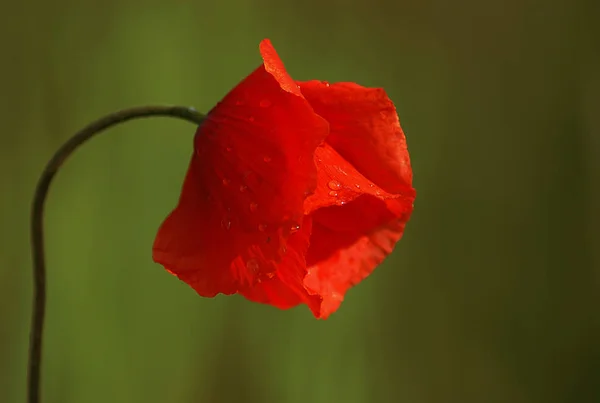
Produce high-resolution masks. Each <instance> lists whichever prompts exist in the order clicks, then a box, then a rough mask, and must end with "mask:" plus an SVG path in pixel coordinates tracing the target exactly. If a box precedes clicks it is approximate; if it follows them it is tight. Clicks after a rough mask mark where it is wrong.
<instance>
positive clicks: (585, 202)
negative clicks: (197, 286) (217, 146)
mask: <svg viewBox="0 0 600 403" xmlns="http://www.w3.org/2000/svg"><path fill="white" fill-rule="evenodd" d="M597 4H598V2H595V3H594V1H593V0H589V1H587V2H586V1H585V0H581V1H567V0H548V1H534V0H504V1H482V2H479V1H475V0H464V1H458V2H457V1H446V0H427V1H407V0H397V1H395V0H355V1H351V0H346V1H341V0H305V1H302V2H291V1H289V2H283V1H276V0H236V1H217V0H213V1H210V2H209V1H191V0H178V1H177V0H175V1H156V0H148V1H144V2H142V1H136V0H119V1H117V0H102V1H100V0H82V1H75V0H55V1H44V0H31V1H22V2H8V1H5V2H3V3H2V13H1V15H0V34H1V35H0V41H1V42H0V43H1V45H2V63H1V67H0V69H1V70H0V72H1V74H0V81H1V84H2V87H1V88H2V94H1V96H0V102H1V106H0V114H1V115H0V117H1V121H2V126H1V127H2V128H1V130H0V186H1V187H0V207H1V210H0V224H1V225H0V242H1V243H0V244H1V246H0V402H1V403H13V402H15V403H16V402H22V401H24V397H25V372H26V367H25V364H26V357H27V344H28V332H29V315H30V307H31V302H30V300H31V282H32V280H31V273H30V270H31V269H30V258H29V249H28V248H29V244H28V240H29V238H28V236H29V235H28V213H29V203H30V198H31V195H32V192H33V187H34V184H35V181H36V180H37V176H38V174H39V173H40V171H41V169H42V167H43V165H44V164H45V163H46V161H47V160H48V158H49V157H50V155H51V154H52V152H53V151H54V150H55V149H56V148H57V147H58V146H59V145H60V144H61V143H62V142H63V141H65V140H66V139H67V138H68V137H69V136H70V135H71V134H72V133H74V132H75V131H76V130H78V129H79V128H80V127H82V126H83V125H84V124H87V123H88V122H89V121H91V120H93V119H96V118H97V117H100V116H102V115H103V114H105V113H108V112H111V111H114V110H117V109H120V108H123V107H128V106H134V105H141V104H152V103H168V104H182V105H193V106H195V107H196V108H197V109H199V110H200V111H207V110H208V109H210V108H211V107H212V105H213V104H215V103H216V102H217V101H218V100H219V99H220V98H221V97H222V96H223V95H224V94H225V93H226V92H227V91H228V90H229V89H230V88H231V87H232V86H234V85H235V84H236V83H237V82H238V81H239V80H240V79H242V78H243V77H244V76H245V75H247V74H248V73H249V72H250V71H251V70H252V69H254V68H255V67H256V66H257V65H258V64H259V63H260V56H259V53H258V43H259V41H260V40H261V39H262V38H264V37H269V38H271V40H272V41H273V43H274V45H275V47H276V48H277V49H278V51H279V53H280V55H281V57H282V58H283V60H284V61H285V63H286V65H287V67H288V70H289V71H290V73H291V74H292V76H293V77H294V78H296V79H300V80H306V79H313V78H317V79H322V80H328V81H355V82H358V83H360V84H363V85H367V86H381V87H384V88H386V90H387V91H388V93H389V94H390V96H391V98H392V99H393V100H394V101H395V103H396V105H397V108H398V111H399V114H400V119H401V121H402V124H403V127H404V129H405V131H406V133H407V137H408V142H409V148H410V151H411V156H412V161H413V167H414V176H415V187H416V188H417V191H418V197H417V202H416V209H415V212H414V215H413V217H412V220H411V221H410V223H409V225H408V227H407V231H406V235H405V237H404V239H403V241H402V242H401V243H400V244H399V245H398V248H397V250H396V252H395V253H394V255H393V256H392V257H391V258H390V259H389V260H388V261H387V262H386V263H385V264H384V265H382V266H381V267H380V268H379V269H378V270H376V271H375V273H374V274H373V275H372V276H371V277H370V278H368V279H367V280H366V281H365V282H364V283H362V284H361V285H360V286H359V287H357V288H355V289H352V290H351V291H350V292H349V293H348V295H347V298H346V301H345V302H344V303H343V304H342V307H341V309H340V310H339V311H338V312H337V313H336V314H335V315H333V316H332V317H331V318H330V319H329V320H327V321H316V320H315V319H314V318H313V317H312V315H311V314H310V312H309V311H308V309H307V308H306V307H300V308H296V309H293V310H291V311H279V310H277V309H275V308H271V307H268V306H263V305H258V304H251V303H248V302H247V301H245V300H244V299H243V298H241V297H218V298H216V299H202V298H199V297H198V296H197V295H196V294H195V293H194V292H193V291H192V290H191V289H190V288H189V287H187V286H186V285H185V284H183V283H180V282H179V281H177V280H176V279H175V278H173V277H172V276H170V275H169V274H167V273H166V272H165V271H164V270H163V269H162V268H161V267H160V266H158V265H156V264H154V263H153V262H152V260H151V246H152V241H153V237H154V234H155V231H156V229H157V227H158V225H159V224H160V222H161V221H162V219H163V218H164V217H165V215H166V214H167V213H168V212H169V211H170V209H171V208H172V207H173V206H174V205H175V203H176V201H177V198H178V192H179V189H180V186H181V182H182V180H183V175H184V172H185V169H186V166H187V163H188V157H189V154H190V150H191V140H192V136H193V133H194V128H193V126H191V125H190V124H188V123H185V122H181V121H176V120H172V119H152V120H147V121H137V122H135V123H129V124H127V125H124V126H121V127H118V128H116V129H113V130H111V131H110V133H107V134H106V135H105V136H100V137H98V138H97V139H95V140H93V141H92V142H90V143H89V144H87V145H86V146H85V147H83V148H82V149H81V150H80V151H78V152H77V153H76V154H75V155H74V157H73V158H72V159H71V160H69V162H68V164H66V166H65V168H64V169H63V171H62V172H61V173H60V174H59V175H58V178H57V180H56V182H55V183H54V186H53V188H52V191H51V195H50V199H49V203H48V209H47V221H46V222H47V231H46V234H47V248H48V265H49V290H48V316H47V327H46V339H45V352H44V366H43V392H44V403H71V402H73V403H75V402H77V403H82V402H85V403H106V402H116V403H119V402H127V403H137V402H140V403H142V402H143V403H166V402H169V403H170V402H178V403H179V402H182V403H183V402H189V403H196V402H198V403H229V402H241V401H243V402H249V403H254V402H261V403H264V402H274V403H304V402H307V401H308V402H312V403H338V402H339V403H367V402H368V403H379V402H381V403H388V402H389V403H396V402H399V403H404V402H406V403H433V402H435V403H438V402H440V403H447V402H469V403H470V402H473V403H486V402H499V403H505V402H514V403H553V402H576V403H588V402H590V403H592V402H600V312H599V309H600V248H599V247H600V238H599V236H598V228H599V227H600V189H599V186H598V184H599V183H600V102H599V101H600V95H599V94H600V52H599V48H598V46H597V45H598V38H600V28H599V26H598V23H597V17H598V15H600V7H599V6H598V5H597Z"/></svg>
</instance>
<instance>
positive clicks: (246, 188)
mask: <svg viewBox="0 0 600 403" xmlns="http://www.w3.org/2000/svg"><path fill="white" fill-rule="evenodd" d="M246 190H248V186H246V185H240V192H242V193H244V192H245V191H246Z"/></svg>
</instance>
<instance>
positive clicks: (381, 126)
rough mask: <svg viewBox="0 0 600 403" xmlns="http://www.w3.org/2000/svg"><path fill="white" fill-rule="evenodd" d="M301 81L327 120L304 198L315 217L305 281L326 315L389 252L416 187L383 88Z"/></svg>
mask: <svg viewBox="0 0 600 403" xmlns="http://www.w3.org/2000/svg"><path fill="white" fill-rule="evenodd" d="M299 85H300V88H301V90H302V93H303V95H304V96H305V97H306V99H307V100H308V101H309V102H311V105H312V106H313V108H314V109H315V112H317V113H319V114H320V115H321V116H323V117H324V118H325V119H327V120H328V122H329V124H330V135H329V136H328V137H327V139H326V143H325V144H323V145H321V146H319V147H318V148H317V150H316V152H315V163H316V164H317V171H318V180H317V183H318V184H317V189H316V191H315V193H314V194H313V195H311V196H310V197H309V198H307V200H306V201H305V203H304V209H305V214H309V215H310V216H311V217H312V219H313V228H312V235H311V245H310V248H309V251H308V254H307V265H308V266H309V269H308V275H307V276H306V278H305V280H304V284H305V286H306V287H307V289H308V291H309V293H314V294H316V295H319V296H321V297H322V298H323V300H322V303H321V307H320V312H319V315H320V317H322V318H325V317H327V316H328V315H330V314H331V313H332V312H334V311H335V310H336V309H337V308H338V306H339V304H340V303H341V301H342V300H343V298H344V295H345V293H346V291H347V290H348V289H349V288H350V287H352V286H353V285H355V284H357V283H358V282H360V281H361V280H362V279H364V278H365V277H366V276H368V275H369V274H370V273H371V272H372V271H373V270H374V269H375V267H377V266H378V265H379V264H380V263H381V262H382V261H383V259H384V258H385V257H386V256H388V255H389V254H390V253H391V252H392V250H393V248H394V245H395V244H396V242H398V241H399V240H400V238H401V237H402V233H403V230H404V226H405V224H406V222H407V220H408V219H409V217H410V214H411V213H412V210H413V201H414V198H415V191H414V189H413V188H412V170H411V167H410V159H409V156H408V151H407V148H406V140H405V137H404V133H403V132H402V129H401V127H400V123H399V120H398V116H397V114H396V109H395V107H394V105H393V103H392V102H391V100H389V98H388V97H387V95H386V94H385V92H384V91H383V90H380V89H370V88H364V87H361V86H359V85H356V84H353V83H339V84H332V85H329V84H327V83H324V82H320V81H309V82H304V83H299Z"/></svg>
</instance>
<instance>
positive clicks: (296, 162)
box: [154, 40, 328, 296]
mask: <svg viewBox="0 0 600 403" xmlns="http://www.w3.org/2000/svg"><path fill="white" fill-rule="evenodd" d="M260 50H261V54H262V56H263V60H264V63H263V65H262V66H260V67H259V68H257V69H256V70H255V71H254V72H253V73H252V74H250V75H249V76H248V77H247V78H246V79H244V80H243V81H242V82H241V83H240V84H238V85H237V86H236V87H235V88H234V89H233V90H232V91H231V92H230V93H229V94H227V95H226V96H225V97H224V98H223V100H222V101H221V102H219V103H218V104H217V105H216V106H215V107H214V108H213V109H212V110H211V111H210V112H209V113H208V115H207V118H206V120H205V121H204V122H203V123H202V125H201V126H200V127H199V128H198V131H197V133H196V136H195V139H194V149H195V153H194V156H193V157H192V161H191V163H190V168H189V170H188V174H187V176H186V180H185V183H184V186H183V190H182V194H181V198H180V201H179V204H178V206H177V208H176V209H175V210H174V211H173V212H172V213H171V215H170V216H169V217H168V218H167V220H166V221H165V222H164V223H163V225H162V226H161V228H160V230H159V232H158V235H157V237H156V240H155V244H154V259H155V261H157V262H158V263H161V264H162V265H163V266H165V268H166V269H167V270H169V271H170V272H172V273H174V274H176V275H177V276H179V277H180V278H181V279H182V280H183V281H185V282H187V283H188V284H190V285H191V286H192V287H193V288H194V289H196V291H197V292H198V293H200V294H201V295H203V296H214V295H216V294H218V293H225V294H231V293H235V292H237V291H240V290H243V289H246V288H248V287H252V286H253V285H254V284H256V283H257V281H258V280H259V279H268V278H271V277H273V275H274V273H275V271H276V269H277V264H278V263H280V262H281V260H282V258H283V256H284V255H285V252H283V251H284V250H285V248H286V242H287V238H288V237H289V236H290V234H291V233H292V232H294V231H295V229H296V228H298V227H300V226H301V224H302V219H303V215H304V210H303V203H304V199H305V198H306V196H307V195H308V194H311V193H312V192H313V191H314V189H315V187H316V167H315V164H314V152H315V149H316V147H317V146H318V145H319V144H321V143H322V142H323V140H324V139H325V137H326V136H327V134H328V124H327V122H326V121H325V120H324V119H323V118H321V117H320V116H319V115H317V114H316V113H315V112H314V111H313V109H312V107H311V106H310V105H309V103H308V102H307V101H306V99H304V97H303V96H302V94H301V93H300V91H299V90H298V87H297V85H296V84H295V83H294V81H293V80H292V79H291V78H290V77H289V75H288V74H287V72H286V71H285V68H284V66H283V63H282V62H281V60H280V59H279V57H278V56H277V53H276V52H275V50H274V49H273V47H272V45H271V44H270V42H269V41H268V40H267V41H263V42H262V43H261V45H260Z"/></svg>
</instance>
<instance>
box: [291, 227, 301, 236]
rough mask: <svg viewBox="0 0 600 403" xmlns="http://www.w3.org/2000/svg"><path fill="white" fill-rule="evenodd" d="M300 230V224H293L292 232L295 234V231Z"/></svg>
mask: <svg viewBox="0 0 600 403" xmlns="http://www.w3.org/2000/svg"><path fill="white" fill-rule="evenodd" d="M298 231H300V226H299V225H292V228H290V234H293V233H295V232H298Z"/></svg>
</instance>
